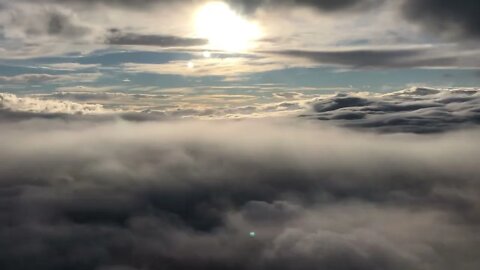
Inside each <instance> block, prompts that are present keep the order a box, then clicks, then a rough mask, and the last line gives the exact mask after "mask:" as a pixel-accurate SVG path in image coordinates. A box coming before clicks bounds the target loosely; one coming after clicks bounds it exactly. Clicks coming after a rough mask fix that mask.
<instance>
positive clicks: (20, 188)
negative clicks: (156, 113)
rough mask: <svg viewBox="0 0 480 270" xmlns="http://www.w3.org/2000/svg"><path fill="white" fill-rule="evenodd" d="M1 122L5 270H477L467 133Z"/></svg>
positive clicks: (473, 156)
mask: <svg viewBox="0 0 480 270" xmlns="http://www.w3.org/2000/svg"><path fill="white" fill-rule="evenodd" d="M0 125H1V126H0V127H1V129H2V133H1V134H0V160H1V161H2V162H1V166H0V179H1V180H0V191H1V192H0V200H1V201H2V211H1V212H0V221H1V222H0V226H1V228H0V248H1V249H2V250H3V252H2V253H1V254H0V266H1V268H2V269H5V270H11V269H12V270H13V269H15V270H19V269H33V268H35V269H38V270H43V269H48V270H52V269H53V270H55V269H115V270H120V269H324V268H328V269H359V270H363V269H365V270H366V269H384V270H390V269H406V268H408V269H418V270H423V269H425V270H426V269H438V270H443V269H445V270H446V269H451V268H452V267H455V268H458V269H465V270H474V269H478V267H479V266H480V261H479V259H478V256H476V255H477V254H476V253H477V250H478V248H480V239H479V238H478V234H479V229H478V228H479V226H478V225H479V221H480V211H479V209H480V208H479V207H480V201H479V198H480V196H479V195H480V194H479V192H480V185H479V183H480V182H479V181H480V179H479V178H478V175H479V171H478V165H477V161H478V159H479V158H480V148H479V147H478V144H477V140H478V136H479V135H480V134H479V131H478V130H471V131H468V132H461V133H448V134H443V135H436V136H431V135H422V136H419V135H398V134H397V135H374V134H362V133H355V132H351V131H345V130H338V129H335V128H331V127H328V126H325V125H320V124H319V122H299V119H296V120H295V119H290V120H281V121H280V120H276V121H273V120H268V121H266V120H262V121H234V122H231V121H210V122H198V121H194V122H190V121H173V122H172V121H166V122H154V123H143V124H138V123H129V122H124V121H120V122H116V121H107V122H103V123H98V122H91V121H81V122H65V121H63V120H59V119H50V120H46V119H43V120H41V119H37V120H35V119H32V120H30V121H26V122H16V123H2V124H0ZM366 157H368V158H366ZM252 231H254V232H255V233H256V236H255V237H250V236H249V233H250V232H252Z"/></svg>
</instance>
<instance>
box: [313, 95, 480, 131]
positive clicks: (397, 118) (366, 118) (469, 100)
mask: <svg viewBox="0 0 480 270" xmlns="http://www.w3.org/2000/svg"><path fill="white" fill-rule="evenodd" d="M313 108H314V111H315V112H316V113H314V114H312V115H310V116H309V117H313V118H316V119H320V120H323V121H330V122H333V123H335V124H338V125H341V126H347V127H354V128H367V129H371V130H375V131H381V132H414V133H431V132H443V131H448V130H453V129H459V128H469V127H472V126H476V125H478V124H480V92H479V91H478V90H474V89H472V90H466V89H464V90H461V89H459V90H437V89H433V88H419V87H414V88H412V89H408V90H405V91H399V92H395V93H392V94H387V95H371V96H359V95H355V94H339V95H337V96H334V97H332V98H326V99H322V100H320V101H319V102H317V103H316V104H315V105H314V106H313Z"/></svg>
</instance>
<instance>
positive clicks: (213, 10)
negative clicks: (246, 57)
mask: <svg viewBox="0 0 480 270" xmlns="http://www.w3.org/2000/svg"><path fill="white" fill-rule="evenodd" d="M195 30H196V33H197V35H198V36H199V37H201V38H205V39H208V41H209V44H210V46H211V48H212V49H218V50H224V51H230V52H243V51H246V50H248V49H251V48H252V47H253V46H254V41H255V40H256V39H258V38H259V37H260V36H261V30H260V27H259V26H258V25H257V24H256V23H254V22H251V21H248V20H247V19H245V18H243V17H242V16H240V15H239V14H238V13H236V12H235V11H233V10H232V9H231V8H230V6H228V4H226V3H224V2H209V3H207V4H205V5H204V6H202V7H201V8H200V10H199V11H198V12H197V14H196V18H195Z"/></svg>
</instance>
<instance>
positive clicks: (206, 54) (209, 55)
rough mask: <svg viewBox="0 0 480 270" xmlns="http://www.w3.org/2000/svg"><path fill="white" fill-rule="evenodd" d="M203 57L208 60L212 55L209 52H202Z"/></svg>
mask: <svg viewBox="0 0 480 270" xmlns="http://www.w3.org/2000/svg"><path fill="white" fill-rule="evenodd" d="M203 57H205V58H210V57H212V53H211V52H209V51H204V52H203Z"/></svg>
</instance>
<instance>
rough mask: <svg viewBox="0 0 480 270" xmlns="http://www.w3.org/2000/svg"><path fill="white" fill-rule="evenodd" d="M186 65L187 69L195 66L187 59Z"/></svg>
mask: <svg viewBox="0 0 480 270" xmlns="http://www.w3.org/2000/svg"><path fill="white" fill-rule="evenodd" d="M187 67H188V68H189V69H193V68H194V67H195V64H194V63H193V62H192V61H189V62H188V63H187Z"/></svg>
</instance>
